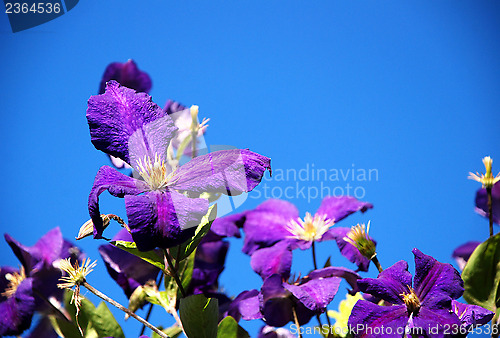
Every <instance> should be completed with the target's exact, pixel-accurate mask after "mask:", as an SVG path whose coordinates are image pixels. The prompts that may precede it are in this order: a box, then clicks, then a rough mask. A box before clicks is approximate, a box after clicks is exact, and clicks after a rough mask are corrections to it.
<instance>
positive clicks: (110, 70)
mask: <svg viewBox="0 0 500 338" xmlns="http://www.w3.org/2000/svg"><path fill="white" fill-rule="evenodd" d="M111 80H115V81H117V82H118V83H120V84H121V85H122V86H125V87H127V88H131V89H134V90H136V91H138V92H144V93H149V91H150V90H151V78H150V77H149V75H148V74H147V73H145V72H143V71H141V70H139V68H137V65H136V63H135V62H134V61H133V60H128V61H127V62H125V63H120V62H113V63H110V64H109V65H108V66H107V67H106V70H105V71H104V74H103V75H102V80H101V83H100V85H99V94H102V93H104V91H105V89H106V83H108V81H111Z"/></svg>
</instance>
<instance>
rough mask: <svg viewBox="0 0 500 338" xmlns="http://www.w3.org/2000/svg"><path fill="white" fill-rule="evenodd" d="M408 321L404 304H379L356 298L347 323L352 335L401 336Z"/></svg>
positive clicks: (398, 337) (399, 337)
mask: <svg viewBox="0 0 500 338" xmlns="http://www.w3.org/2000/svg"><path fill="white" fill-rule="evenodd" d="M407 323H408V315H407V313H406V306H405V305H393V306H379V305H376V304H373V303H371V302H368V301H365V300H358V301H357V303H356V305H354V308H353V309H352V312H351V315H350V317H349V321H348V325H349V327H350V328H351V329H352V330H353V333H354V337H366V338H369V337H373V338H375V337H394V338H396V337H397V338H401V337H402V336H403V334H404V332H405V326H406V324H407Z"/></svg>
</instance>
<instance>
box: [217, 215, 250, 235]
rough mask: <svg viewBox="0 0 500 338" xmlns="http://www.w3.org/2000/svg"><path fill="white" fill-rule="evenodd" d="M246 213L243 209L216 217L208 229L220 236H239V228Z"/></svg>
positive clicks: (243, 221)
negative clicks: (237, 212) (240, 211)
mask: <svg viewBox="0 0 500 338" xmlns="http://www.w3.org/2000/svg"><path fill="white" fill-rule="evenodd" d="M246 213H247V212H246V211H245V212H242V213H239V214H234V215H229V216H225V217H221V218H217V219H216V220H215V221H214V222H213V223H212V226H211V227H210V229H211V230H212V231H213V232H214V233H216V234H217V235H219V236H222V237H236V238H240V237H241V234H240V228H241V227H243V223H245V219H246V217H245V215H246Z"/></svg>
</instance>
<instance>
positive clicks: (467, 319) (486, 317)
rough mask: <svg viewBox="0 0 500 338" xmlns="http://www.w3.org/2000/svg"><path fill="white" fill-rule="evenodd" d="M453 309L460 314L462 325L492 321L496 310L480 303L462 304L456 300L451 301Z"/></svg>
mask: <svg viewBox="0 0 500 338" xmlns="http://www.w3.org/2000/svg"><path fill="white" fill-rule="evenodd" d="M451 309H452V310H453V312H454V313H455V314H456V315H457V316H458V318H459V319H460V322H461V323H462V325H465V326H466V327H469V326H470V325H484V324H487V323H489V322H490V321H491V319H492V318H493V316H494V315H495V313H494V312H491V311H490V310H486V309H485V308H483V307H481V306H478V305H470V304H462V303H460V302H457V301H456V300H452V301H451Z"/></svg>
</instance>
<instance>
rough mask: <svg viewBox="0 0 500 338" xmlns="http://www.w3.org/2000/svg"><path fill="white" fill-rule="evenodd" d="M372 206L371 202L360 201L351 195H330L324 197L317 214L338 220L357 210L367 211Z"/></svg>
mask: <svg viewBox="0 0 500 338" xmlns="http://www.w3.org/2000/svg"><path fill="white" fill-rule="evenodd" d="M371 208H373V205H372V204H371V203H367V202H362V201H358V200H357V199H356V198H354V197H351V196H338V197H335V196H329V197H325V198H324V199H323V201H322V202H321V205H320V207H319V209H318V211H317V212H316V214H317V215H326V216H327V217H328V218H329V219H333V220H335V222H338V221H340V220H342V219H344V218H346V217H347V216H349V215H350V214H352V213H355V212H356V211H361V212H365V211H366V210H368V209H371Z"/></svg>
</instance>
